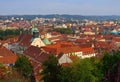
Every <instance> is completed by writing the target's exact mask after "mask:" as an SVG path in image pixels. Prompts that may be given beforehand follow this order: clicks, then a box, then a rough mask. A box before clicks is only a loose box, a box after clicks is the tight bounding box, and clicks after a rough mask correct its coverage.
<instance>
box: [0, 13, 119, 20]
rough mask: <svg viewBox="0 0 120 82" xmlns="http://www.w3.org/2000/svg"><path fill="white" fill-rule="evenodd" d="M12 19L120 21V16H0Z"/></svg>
mask: <svg viewBox="0 0 120 82" xmlns="http://www.w3.org/2000/svg"><path fill="white" fill-rule="evenodd" d="M11 17H15V18H24V19H27V20H32V19H34V18H36V17H38V18H65V19H77V20H84V19H88V20H116V19H120V16H116V15H112V16H82V15H67V14H63V15H59V14H51V15H0V19H3V20H6V19H10V18H11Z"/></svg>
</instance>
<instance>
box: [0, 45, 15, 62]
mask: <svg viewBox="0 0 120 82" xmlns="http://www.w3.org/2000/svg"><path fill="white" fill-rule="evenodd" d="M16 60H17V56H16V55H15V54H14V53H12V52H11V51H10V50H8V49H6V48H5V47H4V46H1V47H0V62H1V63H3V64H13V63H15V61H16Z"/></svg>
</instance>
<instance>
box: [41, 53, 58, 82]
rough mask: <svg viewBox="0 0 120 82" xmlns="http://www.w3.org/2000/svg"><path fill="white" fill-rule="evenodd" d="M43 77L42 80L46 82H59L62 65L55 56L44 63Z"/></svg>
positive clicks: (51, 56)
mask: <svg viewBox="0 0 120 82" xmlns="http://www.w3.org/2000/svg"><path fill="white" fill-rule="evenodd" d="M43 68H44V69H43V71H42V73H41V75H43V77H42V80H44V82H59V79H58V74H59V73H60V65H59V64H58V60H57V58H56V57H55V56H54V55H50V56H49V58H48V59H47V60H46V61H45V62H44V63H43Z"/></svg>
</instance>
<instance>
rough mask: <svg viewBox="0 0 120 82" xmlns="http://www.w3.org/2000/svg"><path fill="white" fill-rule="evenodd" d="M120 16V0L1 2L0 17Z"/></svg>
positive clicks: (2, 0)
mask: <svg viewBox="0 0 120 82" xmlns="http://www.w3.org/2000/svg"><path fill="white" fill-rule="evenodd" d="M31 14H43V15H44V14H72V15H120V0H0V15H31Z"/></svg>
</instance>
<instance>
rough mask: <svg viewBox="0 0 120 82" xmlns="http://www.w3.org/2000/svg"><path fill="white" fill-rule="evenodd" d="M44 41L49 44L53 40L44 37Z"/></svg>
mask: <svg viewBox="0 0 120 82" xmlns="http://www.w3.org/2000/svg"><path fill="white" fill-rule="evenodd" d="M43 42H44V43H45V44H46V45H48V44H51V42H50V41H49V40H48V39H47V38H44V40H43Z"/></svg>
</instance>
